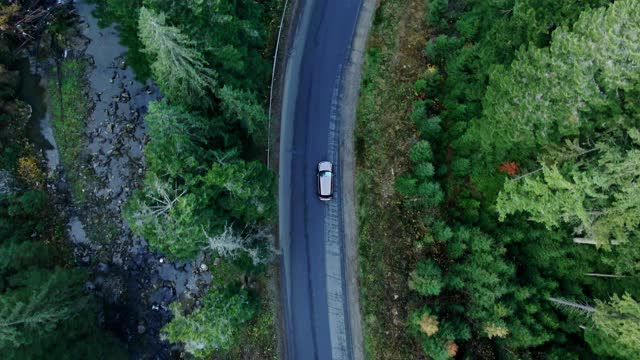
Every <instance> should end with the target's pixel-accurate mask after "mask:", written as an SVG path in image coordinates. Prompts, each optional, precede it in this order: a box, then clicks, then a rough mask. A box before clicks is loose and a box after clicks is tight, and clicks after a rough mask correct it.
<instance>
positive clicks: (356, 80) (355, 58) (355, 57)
mask: <svg viewBox="0 0 640 360" xmlns="http://www.w3.org/2000/svg"><path fill="white" fill-rule="evenodd" d="M379 2H380V0H364V2H363V4H362V10H361V11H360V16H359V18H358V24H357V28H356V33H355V36H354V39H353V44H352V47H351V56H350V61H349V64H348V66H347V69H346V71H345V78H344V82H343V90H342V91H343V94H344V95H343V96H344V97H343V98H342V99H341V105H340V112H341V119H342V122H341V126H342V128H341V130H340V134H341V137H342V138H341V140H340V154H341V156H340V161H341V164H340V165H341V166H340V167H341V169H342V172H341V181H342V204H343V224H344V231H345V233H344V247H345V257H346V259H345V260H346V261H345V273H346V282H347V299H348V307H349V310H348V314H349V322H350V327H351V340H352V344H351V345H352V348H353V357H354V359H355V360H362V359H364V341H363V335H362V315H361V311H360V290H359V280H358V274H359V269H358V221H357V218H356V191H355V182H354V180H355V170H356V154H355V142H354V130H355V123H356V109H357V106H358V100H359V92H360V82H361V78H362V66H363V64H364V55H365V50H366V45H367V39H368V37H369V32H370V30H371V26H372V25H373V17H374V15H375V12H376V9H377V7H378V5H379Z"/></svg>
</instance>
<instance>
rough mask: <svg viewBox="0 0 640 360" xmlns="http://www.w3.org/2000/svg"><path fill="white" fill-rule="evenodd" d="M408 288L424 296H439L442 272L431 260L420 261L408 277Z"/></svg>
mask: <svg viewBox="0 0 640 360" xmlns="http://www.w3.org/2000/svg"><path fill="white" fill-rule="evenodd" d="M409 287H410V288H411V289H412V290H415V291H417V292H419V293H420V294H422V295H425V296H434V295H439V294H440V290H441V289H442V271H441V270H440V267H438V265H436V264H435V263H434V262H433V260H427V261H421V262H419V263H418V267H417V268H416V270H414V271H413V272H412V273H411V274H410V275H409Z"/></svg>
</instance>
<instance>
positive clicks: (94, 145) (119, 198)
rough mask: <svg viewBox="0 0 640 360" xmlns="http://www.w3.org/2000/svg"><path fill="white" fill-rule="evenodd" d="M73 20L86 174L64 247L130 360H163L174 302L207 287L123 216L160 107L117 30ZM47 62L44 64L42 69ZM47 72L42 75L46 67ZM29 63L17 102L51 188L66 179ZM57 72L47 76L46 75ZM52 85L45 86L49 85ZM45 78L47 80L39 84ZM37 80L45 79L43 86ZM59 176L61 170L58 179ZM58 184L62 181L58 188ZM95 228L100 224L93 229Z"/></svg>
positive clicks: (198, 263) (172, 352) (196, 269)
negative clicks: (81, 78)
mask: <svg viewBox="0 0 640 360" xmlns="http://www.w3.org/2000/svg"><path fill="white" fill-rule="evenodd" d="M75 7H76V11H77V13H78V15H79V17H80V23H79V24H78V25H77V27H78V35H77V38H76V39H73V40H72V41H71V42H70V43H71V44H73V45H72V46H71V48H69V49H65V50H64V54H65V56H69V57H77V58H83V59H87V60H88V61H89V63H90V64H91V66H90V67H89V69H88V71H87V80H88V84H89V87H88V89H86V92H87V96H88V99H87V100H88V101H90V103H91V104H92V106H91V111H90V114H89V116H87V118H86V119H85V124H86V129H85V130H86V131H85V140H86V141H85V146H84V152H85V154H86V155H87V162H88V163H87V164H85V165H83V166H86V169H88V171H90V172H91V175H92V176H91V178H92V179H93V181H92V182H91V183H90V184H89V186H88V188H87V189H85V190H86V193H87V199H88V201H87V203H86V204H85V205H73V203H72V202H69V205H68V209H65V214H67V217H68V221H69V223H68V233H69V239H70V241H71V242H72V244H74V248H75V251H74V252H75V254H76V260H77V262H78V264H79V265H82V266H86V267H88V268H89V269H90V270H91V273H92V279H91V281H90V282H89V283H88V284H87V289H89V290H91V291H93V292H94V293H95V294H96V295H98V296H99V297H101V298H102V300H103V303H104V308H103V311H102V312H101V316H100V317H101V318H102V319H104V322H103V323H104V326H105V327H107V328H108V329H110V330H112V331H113V332H114V333H115V334H116V335H118V336H119V337H120V338H121V339H122V340H123V342H125V343H126V345H127V348H128V351H129V357H130V358H131V359H169V358H175V357H179V356H180V353H181V351H180V349H179V348H178V347H176V346H173V345H171V344H169V343H167V342H166V341H163V340H161V336H160V329H161V328H162V326H164V325H165V324H166V323H167V322H168V321H169V320H170V319H171V317H172V315H171V312H170V311H169V304H170V303H171V302H174V301H182V302H186V303H197V299H198V298H199V297H200V296H201V295H202V292H203V290H204V289H205V288H206V287H207V286H208V284H209V283H210V282H211V274H210V273H209V272H208V271H207V270H208V269H207V267H206V265H205V264H204V258H203V256H200V257H198V258H197V259H195V260H194V261H190V262H171V261H169V260H167V259H166V258H165V257H164V256H163V255H162V254H157V253H153V252H151V251H150V250H149V248H148V245H147V243H146V241H145V240H144V239H142V238H141V237H139V236H136V235H134V234H133V233H132V232H131V230H130V229H129V226H128V224H127V223H126V221H124V219H123V218H122V216H121V211H122V208H123V206H124V204H125V203H126V201H127V199H128V198H129V196H130V195H131V193H132V192H133V191H134V190H135V189H136V188H138V187H139V186H140V183H141V181H142V178H143V174H144V152H143V148H144V143H145V141H146V135H145V126H144V114H145V113H146V110H147V105H148V103H149V102H150V101H153V100H156V99H158V98H160V97H161V95H160V93H159V92H158V89H157V88H156V87H155V86H154V85H153V83H152V82H151V81H150V80H148V81H147V82H145V83H141V82H139V81H136V80H135V76H134V74H133V72H132V70H131V69H130V68H129V67H128V66H127V64H126V61H125V58H124V55H123V54H124V53H125V52H126V50H127V48H126V47H123V46H122V45H120V41H119V40H120V39H119V35H118V33H117V31H116V28H115V24H114V25H112V26H110V27H107V28H100V27H99V26H98V20H97V19H96V18H95V17H94V16H93V15H92V11H93V9H94V5H92V4H88V3H87V2H85V1H76V2H75ZM50 63H51V61H47V62H46V64H50ZM46 64H44V65H43V67H46ZM35 68H36V67H35V66H34V64H33V63H32V62H30V61H29V60H28V59H24V60H23V61H21V62H20V72H21V75H22V77H21V81H22V83H21V86H20V90H19V97H20V98H21V99H22V100H24V101H25V102H27V103H29V104H30V105H31V107H32V111H33V113H32V117H31V119H30V122H29V125H28V132H29V138H30V139H31V141H32V142H33V143H34V144H35V145H36V147H37V148H38V149H39V150H41V151H42V152H43V153H44V154H45V157H46V160H47V167H48V170H49V173H50V175H53V174H55V176H50V179H52V180H51V181H58V180H59V179H58V180H54V179H56V178H57V177H59V176H60V177H64V171H61V168H62V167H63V166H62V165H61V164H60V157H59V153H58V147H57V144H56V141H55V137H54V131H53V129H52V121H56V120H55V119H52V118H51V116H50V113H49V112H48V111H47V106H48V98H47V94H46V86H45V85H46V77H47V75H46V74H47V73H48V72H47V71H46V69H45V71H35V70H36V69H35ZM54 71H55V70H54ZM50 73H52V76H50V79H51V81H55V79H56V77H55V76H53V74H54V73H53V72H51V71H50ZM39 74H45V75H39ZM43 76H44V77H45V78H44V79H43V78H42V77H43ZM62 170H64V169H62ZM61 181H62V182H64V179H61ZM96 219H99V221H97V220H96ZM104 224H108V225H109V226H111V227H113V229H114V232H115V236H114V237H113V239H111V240H110V241H109V242H108V243H105V242H104V239H97V238H95V237H96V236H95V235H93V234H96V233H99V232H96V231H95V230H96V229H95V227H97V226H104Z"/></svg>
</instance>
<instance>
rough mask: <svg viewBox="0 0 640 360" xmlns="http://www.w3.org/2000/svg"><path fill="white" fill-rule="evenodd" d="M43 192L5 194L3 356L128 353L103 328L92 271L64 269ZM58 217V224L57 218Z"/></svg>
mask: <svg viewBox="0 0 640 360" xmlns="http://www.w3.org/2000/svg"><path fill="white" fill-rule="evenodd" d="M47 206H49V204H48V201H47V197H46V195H45V194H44V193H42V192H39V191H28V192H24V193H18V194H14V195H2V196H0V255H1V256H2V257H1V258H0V354H2V358H3V359H37V358H45V357H51V358H56V359H74V358H86V357H94V356H98V357H100V358H105V359H115V358H122V357H123V356H124V354H123V352H122V348H121V345H120V344H118V343H117V341H115V340H114V338H113V337H112V336H111V335H110V334H108V333H104V332H102V331H100V330H99V328H98V327H97V315H96V313H95V311H96V299H94V298H93V297H91V296H89V295H87V294H85V292H84V284H85V282H86V280H87V273H86V272H85V271H83V270H79V269H74V268H63V267H61V265H64V264H62V263H61V262H60V259H61V258H63V252H62V251H61V249H60V248H59V246H55V244H54V243H53V242H54V240H55V237H56V236H57V231H52V230H51V227H52V226H56V227H57V226H58V225H57V224H55V222H53V221H55V219H53V218H52V217H51V216H48V215H47V214H46V209H47ZM52 222H53V223H52Z"/></svg>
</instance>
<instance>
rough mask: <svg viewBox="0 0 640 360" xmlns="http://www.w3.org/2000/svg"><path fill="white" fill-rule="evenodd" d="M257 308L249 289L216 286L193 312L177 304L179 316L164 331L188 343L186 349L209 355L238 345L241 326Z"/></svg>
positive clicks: (175, 306) (170, 339) (176, 313)
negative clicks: (234, 289) (187, 312)
mask: <svg viewBox="0 0 640 360" xmlns="http://www.w3.org/2000/svg"><path fill="white" fill-rule="evenodd" d="M255 311H256V310H255V307H253V306H251V303H250V300H249V296H248V294H247V292H246V290H240V291H239V292H237V293H228V291H225V290H224V289H215V288H214V289H210V290H209V291H208V292H207V294H206V295H205V297H204V298H203V300H202V305H201V307H200V308H198V309H196V310H194V311H193V312H192V313H191V314H189V315H185V314H184V313H183V310H182V309H181V308H180V306H179V305H173V306H172V312H173V314H174V316H175V318H174V319H173V320H172V321H171V322H170V323H169V324H167V325H166V326H165V327H164V328H163V331H165V332H166V333H167V339H168V340H169V341H171V342H181V343H184V346H185V350H186V351H188V352H189V353H191V354H192V355H194V356H196V357H198V358H205V357H208V356H209V355H210V354H211V353H212V352H213V351H216V350H229V349H230V348H231V347H233V346H235V345H237V341H238V338H237V336H238V328H239V326H241V325H242V324H243V323H245V322H246V321H248V320H249V319H251V318H252V317H253V314H254V313H255Z"/></svg>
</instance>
